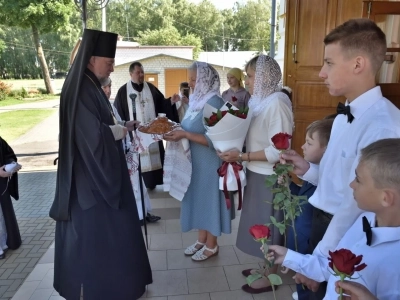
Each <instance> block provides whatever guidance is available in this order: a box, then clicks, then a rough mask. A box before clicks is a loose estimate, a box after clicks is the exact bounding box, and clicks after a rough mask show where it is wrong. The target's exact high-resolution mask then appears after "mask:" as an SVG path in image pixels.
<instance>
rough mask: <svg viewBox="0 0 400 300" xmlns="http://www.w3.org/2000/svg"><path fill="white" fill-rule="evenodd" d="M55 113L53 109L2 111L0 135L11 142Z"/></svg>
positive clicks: (0, 115) (0, 114)
mask: <svg viewBox="0 0 400 300" xmlns="http://www.w3.org/2000/svg"><path fill="white" fill-rule="evenodd" d="M0 103H1V102H0ZM53 113H54V110H52V109H35V110H15V111H10V112H5V113H0V136H1V137H2V138H3V139H4V140H6V141H7V142H8V143H10V142H12V141H13V140H15V139H16V138H18V137H19V136H21V135H23V134H24V133H25V132H27V131H28V130H29V129H31V128H32V127H33V126H35V125H36V124H39V123H40V122H41V121H43V120H44V119H45V118H47V117H49V116H50V115H51V114H53Z"/></svg>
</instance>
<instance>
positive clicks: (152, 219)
mask: <svg viewBox="0 0 400 300" xmlns="http://www.w3.org/2000/svg"><path fill="white" fill-rule="evenodd" d="M160 219H161V217H159V216H155V215H152V214H150V213H147V215H146V221H147V222H148V223H155V222H158V221H159V220H160Z"/></svg>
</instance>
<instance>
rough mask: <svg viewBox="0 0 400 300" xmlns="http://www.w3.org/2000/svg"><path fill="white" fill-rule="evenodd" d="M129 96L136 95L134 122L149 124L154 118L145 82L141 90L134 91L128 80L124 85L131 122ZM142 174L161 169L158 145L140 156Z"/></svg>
mask: <svg viewBox="0 0 400 300" xmlns="http://www.w3.org/2000/svg"><path fill="white" fill-rule="evenodd" d="M131 94H135V95H136V99H135V110H136V120H137V121H140V122H141V123H142V124H146V123H149V122H151V121H152V120H154V119H155V118H156V113H155V106H154V99H153V95H152V94H151V91H150V88H149V85H148V84H147V82H144V83H143V90H142V91H141V92H138V91H136V90H135V89H134V88H133V87H132V83H131V81H130V80H129V81H128V82H127V84H126V98H127V101H128V109H129V118H130V119H131V120H133V105H132V99H131V97H130V95H131ZM140 164H141V167H142V173H145V172H150V171H155V170H159V169H162V164H161V155H160V148H159V146H158V143H154V144H151V145H150V146H149V148H148V149H146V150H145V151H143V152H142V153H141V154H140Z"/></svg>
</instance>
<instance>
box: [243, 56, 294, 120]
mask: <svg viewBox="0 0 400 300" xmlns="http://www.w3.org/2000/svg"><path fill="white" fill-rule="evenodd" d="M281 90H282V72H281V68H280V67H279V64H278V63H277V62H276V60H275V59H273V58H272V57H270V56H267V55H264V54H261V55H259V56H258V59H257V63H256V72H255V78H254V89H253V95H252V96H251V98H250V101H249V107H250V108H251V109H252V110H253V116H257V115H259V114H260V113H261V112H262V111H263V110H264V109H265V108H266V107H267V105H268V104H269V102H270V101H271V100H272V99H273V98H274V97H275V96H276V95H273V94H274V93H278V92H279V93H280V94H282V95H280V98H281V99H282V101H285V104H287V105H288V106H289V107H290V109H291V108H292V102H291V101H290V99H289V97H288V96H287V95H286V94H285V93H282V92H281Z"/></svg>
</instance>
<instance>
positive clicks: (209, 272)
mask: <svg viewBox="0 0 400 300" xmlns="http://www.w3.org/2000/svg"><path fill="white" fill-rule="evenodd" d="M187 278H188V286H189V292H190V294H195V293H211V292H221V291H228V290H229V285H228V282H227V280H226V277H225V272H224V269H223V268H222V267H210V268H197V269H188V270H187Z"/></svg>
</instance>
